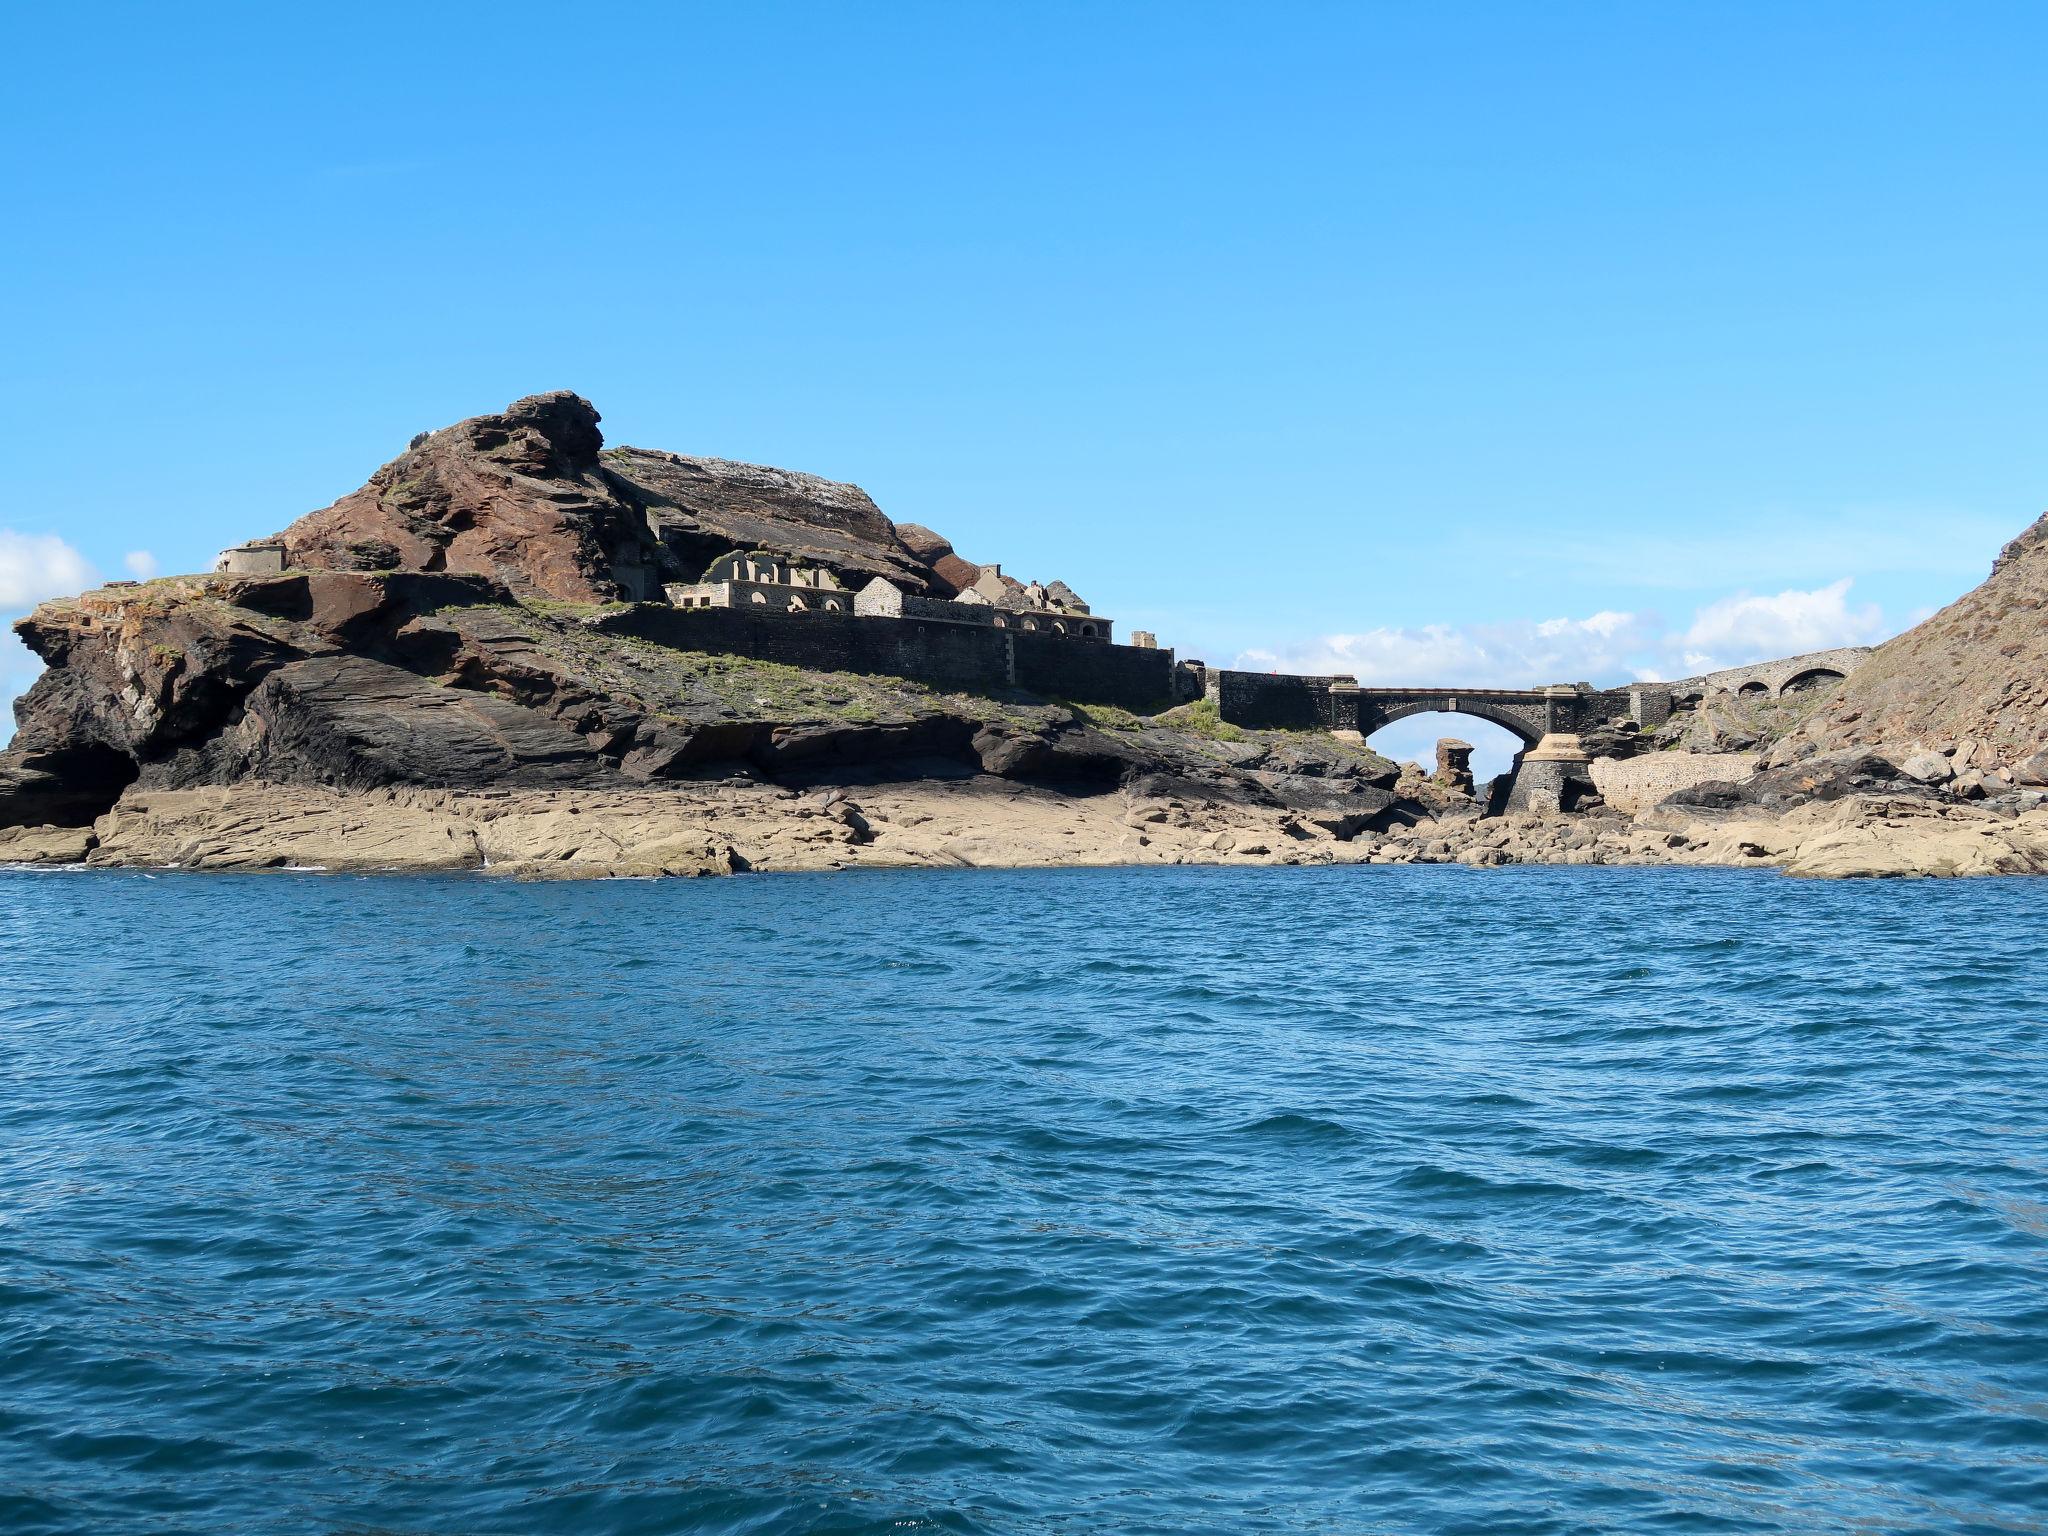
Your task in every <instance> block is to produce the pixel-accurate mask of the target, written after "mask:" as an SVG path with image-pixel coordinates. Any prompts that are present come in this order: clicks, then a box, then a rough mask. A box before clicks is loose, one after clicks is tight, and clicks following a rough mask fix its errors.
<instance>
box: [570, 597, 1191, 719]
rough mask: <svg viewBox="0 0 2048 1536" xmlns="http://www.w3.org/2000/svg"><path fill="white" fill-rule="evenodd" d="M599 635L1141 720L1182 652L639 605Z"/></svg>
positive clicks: (817, 616) (922, 624)
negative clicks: (1010, 691) (1089, 707)
mask: <svg viewBox="0 0 2048 1536" xmlns="http://www.w3.org/2000/svg"><path fill="white" fill-rule="evenodd" d="M595 627H596V628H598V629H599V630H602V631H604V632H605V633H607V634H620V635H633V636H637V637H638V638H640V639H643V640H651V641H654V642H655V643H656V644H659V645H668V646H674V647H675V648H676V649H677V650H684V651H715V652H721V653H724V654H728V655H734V656H748V657H752V658H753V659H755V660H757V661H777V662H782V663H784V664H785V665H788V666H793V667H805V668H809V669H812V670H815V671H824V672H869V673H878V674H881V675H884V676H889V677H907V678H912V679H915V680H916V681H918V682H921V683H930V684H931V685H933V686H934V687H954V688H967V689H981V690H987V689H1001V688H1021V689H1023V690H1025V691H1026V692H1028V693H1036V694H1040V695H1042V696H1044V697H1048V698H1058V699H1072V700H1074V701H1075V702H1077V703H1084V704H1114V705H1117V706H1119V707H1120V708H1124V709H1130V710H1140V711H1150V710H1156V709H1162V708H1164V707H1166V706H1167V705H1168V704H1170V703H1171V702H1173V695H1174V665H1173V652H1172V651H1167V650H1146V649H1143V648H1141V647H1139V646H1135V645H1108V644H1105V643H1103V642H1101V641H1092V642H1091V641H1087V640H1069V639H1065V638H1064V637H1062V636H1059V635H1042V634H1031V633H1026V632H1023V631H1019V630H1014V629H983V628H981V627H979V626H978V625H974V626H971V625H966V624H946V623H937V622H930V621H925V620H920V619H914V618H902V619H891V618H873V617H868V616H866V615H860V614H850V613H770V612H767V611H765V610H762V609H758V608H757V609H752V610H749V609H745V608H698V609H690V610H684V609H678V608H669V607H666V606H664V605H662V604H659V603H640V604H636V605H634V606H633V607H631V608H627V609H623V610H620V611H618V612H615V613H608V614H605V615H604V616H603V617H601V618H599V619H598V620H596V621H595Z"/></svg>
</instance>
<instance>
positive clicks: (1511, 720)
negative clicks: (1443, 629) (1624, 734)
mask: <svg viewBox="0 0 2048 1536" xmlns="http://www.w3.org/2000/svg"><path fill="white" fill-rule="evenodd" d="M1330 705H1331V710H1330V714H1331V725H1330V728H1331V729H1332V730H1337V731H1344V730H1351V731H1356V732H1358V734H1359V735H1360V736H1370V735H1372V734H1373V732H1375V731H1377V730H1379V729H1380V728H1381V727H1382V726H1388V725H1392V724H1393V723H1394V722H1395V721H1396V720H1405V719H1407V718H1408V716H1410V715H1428V714H1444V715H1474V716H1477V717H1478V718H1479V719H1481V720H1490V721H1492V722H1493V723H1494V724H1495V725H1498V726H1502V727H1504V728H1505V729H1507V730H1509V731H1512V732H1513V733H1514V734H1515V735H1516V736H1517V737H1518V738H1520V740H1521V743H1522V745H1523V746H1525V747H1533V746H1534V745H1536V743H1537V742H1538V741H1540V740H1541V739H1542V738H1543V737H1544V736H1545V735H1546V734H1548V733H1549V732H1552V731H1576V730H1578V729H1580V728H1581V727H1582V726H1591V725H1595V724H1597V723H1598V722H1600V721H1601V720H1607V719H1615V718H1620V719H1627V718H1629V697H1628V691H1627V690H1626V689H1619V690H1611V691H1609V692H1605V693H1594V692H1591V691H1585V692H1581V691H1580V690H1579V689H1577V688H1575V687H1571V686H1569V685H1559V686H1556V687H1550V688H1359V687H1354V686H1347V685H1346V684H1345V683H1344V682H1342V681H1341V680H1340V681H1335V682H1333V683H1332V684H1331V687H1330ZM1347 717H1348V718H1347Z"/></svg>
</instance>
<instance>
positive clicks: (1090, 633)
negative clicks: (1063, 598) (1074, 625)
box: [1081, 624, 1095, 640]
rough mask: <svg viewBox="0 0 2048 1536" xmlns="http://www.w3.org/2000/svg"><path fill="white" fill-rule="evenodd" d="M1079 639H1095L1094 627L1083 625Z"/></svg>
mask: <svg viewBox="0 0 2048 1536" xmlns="http://www.w3.org/2000/svg"><path fill="white" fill-rule="evenodd" d="M1081 638H1082V639H1083V640H1093V639H1094V638H1095V626H1094V625H1093V624H1083V625H1082V626H1081Z"/></svg>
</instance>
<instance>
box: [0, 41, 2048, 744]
mask: <svg viewBox="0 0 2048 1536" xmlns="http://www.w3.org/2000/svg"><path fill="white" fill-rule="evenodd" d="M4 29H5V43H6V46H7V48H8V51H9V54H10V57H11V58H13V59H14V60H15V61H16V63H17V67H16V69H15V70H14V71H13V78H11V80H10V83H9V89H8V91H7V92H6V93H5V94H4V96H0V131H4V134H5V141H6V143H7V144H8V146H9V149H8V153H7V155H6V157H5V162H4V168H0V178H4V193H5V200H6V206H7V208H8V209H9V210H10V213H11V215H12V217H11V218H10V219H9V220H8V221H7V224H8V230H7V233H6V234H5V235H4V237H0V305H4V308H5V313H4V315H0V319H4V322H5V331H4V334H5V336H6V338H7V341H6V357H7V363H6V366H5V367H4V369H0V390H4V391H5V396H6V398H5V400H4V401H0V422H4V423H5V428H4V430H5V431H6V433H7V434H8V436H9V437H10V438H11V443H10V444H9V447H10V453H9V473H8V475H7V476H6V478H5V481H4V488H0V613H8V614H14V613H19V612H21V611H23V609H24V608H25V607H26V606H27V605H28V604H29V603H31V602H33V601H34V600H35V599H36V598H38V597H40V596H43V595H47V594H48V593H50V592H54V591H58V590H65V589H75V588H76V587H77V586H78V585H80V584H81V583H82V582H83V581H85V580H87V579H89V578H90V576H91V575H92V574H93V573H95V572H96V573H97V574H98V575H100V576H113V575H121V574H124V573H125V569H126V565H127V563H128V561H129V557H130V556H135V557H136V558H135V560H134V562H133V563H134V564H135V565H136V566H138V567H140V568H143V569H160V570H164V571H174V570H181V569H198V568H203V567H204V566H205V565H206V564H207V563H208V562H209V560H210V558H211V556H212V554H213V552H214V551H215V550H216V549H217V548H219V547H220V546H221V545H223V544H226V543H229V542H232V541H234V540H236V539H239V538H242V537H246V536H249V535H252V534H257V533H264V532H269V531H272V530H274V529H276V528H278V527H281V526H282V525H283V524H285V523H286V522H288V521H290V520H291V519H292V518H293V517H295V516H297V515H299V514H300V513H302V512H304V511H306V510H308V509H310V508H312V507H315V506H320V505H323V504H325V503H326V502H328V501H330V500H332V499H333V498H334V497H335V496H337V495H340V494H342V493H343V492H345V491H347V490H350V489H352V488H353V487H354V486H356V485H357V484H359V483H360V482H361V481H362V480H363V479H364V478H365V477H366V476H367V475H368V474H369V472H370V471H371V470H372V469H374V468H375V467H376V466H377V464H379V463H380V462H382V461H383V460H385V459H387V458H389V457H391V456H392V455H393V454H395V453H396V452H397V451H398V450H399V449H400V448H401V447H402V446H403V444H404V442H405V440H406V438H407V437H409V436H410V435H411V434H412V433H414V432H416V431H418V430H420V429H421V428H423V427H431V426H438V425H443V424H445V423H447V422H449V421H452V420H455V419H457V418H460V417H462V416H466V415H473V414H476V413H477V412H480V411H485V410H490V409H495V408H497V407H499V406H501V405H503V404H504V403H505V402H507V401H509V400H511V399H513V398H514V397H516V396H519V395H522V394H528V393H532V392H534V391H537V390H542V389H551V388H561V387H567V388H572V389H575V390H578V391H580V392H581V393H583V394H585V395H587V396H589V397H590V398H591V399H592V400H594V401H595V402H596V403H597V405H598V408H599V409H600V410H601V411H602V412H603V413H604V416H605V426H606V430H607V433H608V435H609V436H610V438H611V440H612V441H614V442H626V443H639V444H645V445H651V446H658V447H665V448H673V449H677V450H681V451H685V452H698V453H715V454H721V455H725V456H728V457H734V458H742V459H751V460H756V461H761V462H767V463H773V464H781V465H787V466H790V467H794V468H800V469H806V470H811V471H814V472H817V473H820V474H824V475H829V476H832V477H835V478H840V479H848V480H853V481H857V482H858V483H859V484H861V485H863V486H865V487H866V488H867V489H868V490H869V491H870V492H871V493H872V494H873V495H874V496H875V498H876V499H877V500H878V501H879V502H880V503H881V505H882V507H883V509H884V510H885V511H887V512H888V513H890V514H891V515H892V516H894V517H896V518H897V519H899V520H914V521H919V522H924V523H928V524H930V525H932V526H934V527H936V528H938V529H940V530H941V531H943V532H945V533H946V534H948V535H949V536H950V537H952V538H953V540H954V541H955V542H956V543H957V544H958V545H959V546H960V548H961V550H962V552H963V553H965V554H967V555H968V556H969V557H970V558H977V559H983V560H988V559H997V560H1001V561H1002V562H1003V564H1004V566H1005V568H1006V569H1008V570H1010V571H1012V572H1015V573H1018V574H1022V575H1026V576H1038V577H1041V578H1044V579H1051V578H1053V577H1055V576H1059V577H1063V578H1064V579H1066V580H1067V581H1069V582H1071V583H1072V584H1073V585H1074V586H1075V587H1076V588H1077V589H1079V590H1080V591H1081V592H1082V593H1083V594H1084V595H1086V596H1087V597H1088V598H1089V599H1090V600H1091V601H1092V602H1094V603H1095V604H1096V606H1097V607H1099V608H1101V609H1103V610H1105V611H1108V612H1110V613H1112V614H1113V615H1114V616H1115V617H1117V618H1118V619H1119V620H1120V621H1121V622H1122V623H1123V624H1124V626H1125V627H1126V628H1131V627H1145V628H1151V629H1156V630H1158V631H1159V632H1160V635H1161V638H1162V640H1163V641H1164V642H1165V643H1168V644H1173V645H1176V646H1177V647H1178V648H1179V649H1180V650H1181V651H1182V652H1183V654H1193V655H1200V656H1203V657H1205V658H1207V659H1209V660H1211V661H1223V662H1230V661H1240V662H1242V663H1243V664H1246V665H1263V666H1274V667H1283V668H1294V667H1299V668H1308V669H1314V670H1322V669H1327V668H1333V667H1343V668H1346V669H1349V670H1355V671H1358V672H1359V673H1360V675H1361V677H1362V678H1364V679H1366V680H1369V681H1382V680H1384V681H1406V680H1418V681H1419V680H1425V679H1422V678H1418V677H1414V676H1413V675H1412V674H1414V673H1415V672H1417V671H1423V672H1427V673H1429V674H1430V676H1429V678H1428V679H1426V680H1434V681H1449V682H1467V683H1482V682H1495V681H1499V682H1509V681H1527V682H1537V681H1546V680H1570V679H1574V678H1579V677H1585V678H1589V679H1591V680H1593V681H1610V680H1617V679H1620V678H1624V677H1627V676H1630V675H1633V674H1639V673H1655V672H1665V673H1672V672H1682V671H1684V670H1687V669H1689V668H1690V667H1691V666H1692V665H1693V663H1694V662H1695V661H1699V660H1704V661H1711V662H1715V663H1732V662H1736V661H1741V660H1745V659H1749V658H1750V657H1751V656H1753V655H1758V654H1765V653H1772V652H1777V651H1782V650H1787V649H1799V648H1805V647H1806V646H1808V645H1809V644H1823V643H1825V644H1835V643H1843V642H1847V641H1856V640H1864V639H1874V638H1877V637H1879V636H1880V635H1882V634H1885V633H1889V632H1892V631H1895V630H1896V629H1898V628H1900V627H1902V626H1904V625H1905V624H1907V623H1908V622H1910V621H1911V620H1912V619H1913V618H1914V617H1915V616H1916V615H1918V614H1920V613H1923V612H1924V611H1926V610H1927V609H1929V608H1931V607H1933V606H1937V605H1939V604H1940V603H1943V602H1945V601H1947V600H1949V599H1950V598H1952V597H1954V596H1955V595H1957V594H1958V593H1959V592H1961V591H1962V590H1964V589H1965V588H1967V587H1968V586H1970V585H1971V584H1972V583H1974V582H1975V581H1976V580H1978V579H1980V578H1981V577H1982V575H1983V573H1984V571H1985V569H1986V567H1987V566H1988V564H1989V561H1990V559H1991V557H1992V555H1993V554H1994V553H1995V552H1996V550H1997V548H1998V546H1999V544H2000V543H2001V542H2002V541H2003V540H2004V539H2005V538H2007V537H2010V536H2011V535H2012V534H2013V533H2015V532H2017V531H2018V530H2019V529H2020V528H2021V527H2022V526H2024V525H2025V524H2026V523H2027V522H2028V521H2029V520H2031V518H2032V517H2033V516H2034V515H2035V514H2036V513H2037V512H2038V511H2039V510H2040V509H2041V508H2042V506H2043V505H2044V504H2048V435H2044V433H2043V432H2042V428H2041V424H2042V421H2043V419H2044V406H2048V382H2044V369H2043V362H2042V359H2043V357H2044V355H2048V351H2044V347H2043V342H2044V339H2048V338H2044V321H2048V285H2044V284H2043V283H2042V282H2041V280H2040V274H2041V273H2042V272H2043V271H2048V196H2044V193H2048V185H2044V183H2048V177H2044V171H2048V96H2044V93H2043V92H2042V91H2041V89H2040V82H2039V73H2038V65H2039V61H2040V59H2041V58H2042V57H2044V56H2048V8H2043V7H2041V6H2039V5H2033V4H2027V5H1999V4H1974V5H1971V6H1968V7H1937V6H1932V5H1924V4H1923V5H1912V6H1902V5H1886V4H1882V3H1859V4H1840V5H1835V4H1801V5H1797V6H1786V5H1782V4H1773V5H1755V6H1745V5H1741V4H1727V3H1724V4H1716V5H1713V6H1691V7H1687V6H1677V5H1659V4H1641V3H1635V4H1615V5H1606V4H1570V3H1566V4H1558V5H1542V6H1539V5H1533V4H1519V5H1487V4H1462V5H1456V6H1435V7H1424V6H1411V5H1400V6H1396V5H1369V4H1346V5H1319V4H1277V5H1265V6H1253V5H1249V4H1246V5H1230V6H1220V5H1219V6H1209V5H1201V4H1186V3H1182V4H1171V5H1146V4H1135V3H1134V4H1123V5H1114V6H1102V5H1064V4H1017V5H1010V6H995V5H979V4H966V3H950V4H942V5H923V4H911V3H897V4H875V5H860V6H855V5H847V4H831V5H825V4H820V5H801V4H784V5H777V4H751V5H740V4H726V5H714V6H686V5H663V6H644V7H641V6H633V7H624V6H604V5H592V6H588V7H584V8H579V9H573V10H571V9H564V8H563V7H561V6H559V5H550V6H546V7H541V6H524V5H519V4H503V3H501V4H494V5H491V6H476V7H466V6H457V5H446V6H417V5H415V6H407V7H403V8H399V7H387V6H378V5H354V6H350V7H330V8H315V7H269V6H266V7H260V8H258V7H247V8H238V7H228V6H198V7H192V8H184V7H178V8H173V7H164V6H153V5H152V6H135V7H126V6H115V5H98V6H75V7H40V8H35V9H31V8H28V7H16V8H13V9H11V10H10V11H9V13H8V15H7V18H6V20H5V22H4ZM1845 583H1846V585H1845ZM1446 670H1448V671H1450V672H1453V673H1455V675H1453V676H1440V675H1439V674H1441V673H1443V672H1445V671H1446ZM28 671H29V668H28V659H27V658H26V657H25V656H24V654H23V653H22V652H21V651H20V650H19V649H18V647H15V646H14V644H13V642H12V641H11V640H9V641H6V642H4V648H0V695H5V694H8V693H12V692H13V691H16V690H18V689H19V688H20V687H23V686H25V685H26V680H27V676H28ZM1434 727H1435V722H1427V723H1425V724H1423V725H1417V726H1415V727H1413V728H1411V731H1410V733H1409V734H1410V735H1411V736H1413V737H1414V738H1415V740H1417V741H1420V740H1421V738H1422V736H1423V735H1425V734H1434ZM1470 731H1471V732H1472V733H1478V734H1483V729H1482V728H1481V727H1478V726H1477V725H1474V726H1472V727H1470ZM1474 739H1477V737H1476V735H1475V737H1474ZM1394 744H1395V745H1397V746H1404V747H1405V746H1407V745H1408V743H1407V742H1405V741H1403V742H1396V743H1394Z"/></svg>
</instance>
